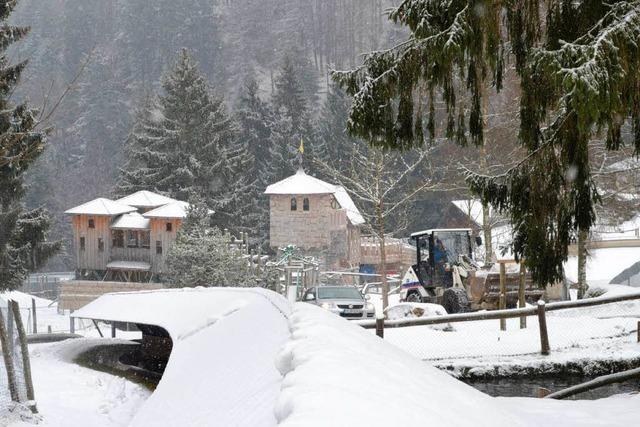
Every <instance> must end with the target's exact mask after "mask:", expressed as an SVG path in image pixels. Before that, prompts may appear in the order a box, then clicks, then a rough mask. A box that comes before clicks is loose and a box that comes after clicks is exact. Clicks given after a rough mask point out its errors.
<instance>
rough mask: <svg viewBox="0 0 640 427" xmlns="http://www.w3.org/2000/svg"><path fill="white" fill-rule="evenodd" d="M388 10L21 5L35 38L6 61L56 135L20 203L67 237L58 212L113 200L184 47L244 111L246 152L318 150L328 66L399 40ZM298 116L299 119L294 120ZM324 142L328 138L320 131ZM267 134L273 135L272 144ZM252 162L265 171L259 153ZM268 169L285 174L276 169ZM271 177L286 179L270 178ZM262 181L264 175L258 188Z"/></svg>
mask: <svg viewBox="0 0 640 427" xmlns="http://www.w3.org/2000/svg"><path fill="white" fill-rule="evenodd" d="M391 3H392V2H391V1H390V0H372V1H370V2H366V4H363V3H362V2H359V1H357V0H234V1H227V0H139V1H125V0H51V1H41V0H23V1H21V2H20V3H19V5H18V7H17V9H16V11H15V13H14V14H13V15H12V21H13V22H14V23H16V24H20V25H29V26H31V27H32V31H31V33H30V35H29V37H27V38H26V39H25V40H24V41H23V43H21V44H20V46H17V47H16V48H15V49H16V50H14V51H12V53H11V55H12V59H13V60H18V59H28V60H29V65H28V67H27V68H26V70H25V72H24V75H23V78H22V79H23V84H22V85H21V86H20V88H19V91H20V93H18V94H17V96H19V97H23V96H26V97H28V98H29V99H30V101H31V103H32V104H33V105H34V106H35V107H37V108H40V110H41V112H42V114H43V117H42V118H41V119H43V120H46V122H47V124H48V125H49V126H50V127H52V128H53V133H52V134H51V137H50V140H49V141H50V144H49V145H48V148H47V151H46V152H45V154H44V155H43V156H42V157H41V159H40V160H39V162H38V164H37V165H36V166H35V167H34V168H33V169H32V170H31V171H30V179H29V181H30V189H29V192H28V195H27V203H28V204H29V205H31V206H41V205H44V206H46V207H47V208H49V209H50V212H51V214H52V216H53V217H54V219H55V221H54V222H55V223H54V233H53V234H54V235H56V236H66V234H67V233H68V225H67V224H66V222H65V219H64V217H63V215H62V212H63V211H64V209H66V208H68V207H70V206H74V205H75V204H77V203H80V202H83V201H86V200H89V199H91V198H94V197H97V196H99V195H105V194H110V193H112V191H113V190H114V185H115V184H116V182H117V181H118V177H119V175H120V171H119V169H120V168H121V167H123V166H124V165H125V159H124V157H123V152H124V147H125V143H126V141H127V140H128V136H129V135H130V133H131V131H132V128H133V125H134V121H135V119H136V111H138V110H139V109H140V107H141V105H142V104H143V103H144V101H145V99H146V98H148V96H149V94H150V93H151V92H154V91H159V90H160V89H161V77H162V75H163V72H165V71H166V70H168V69H169V68H170V66H171V64H172V63H173V62H174V61H175V59H176V58H177V55H178V52H179V50H180V49H181V48H187V49H188V51H189V52H190V54H191V55H192V56H193V58H194V59H195V61H196V62H197V64H198V68H199V70H200V71H201V72H202V73H203V75H204V77H205V78H206V79H207V81H208V84H209V85H210V87H211V90H212V91H213V92H214V93H215V95H216V96H218V97H220V99H222V100H223V102H224V103H225V104H226V106H227V110H228V111H229V112H230V113H231V114H233V115H234V118H235V117H236V116H237V115H239V117H238V120H237V121H236V122H237V123H239V124H241V125H242V124H243V125H245V126H238V129H237V130H238V132H239V133H240V137H241V138H243V140H245V141H246V144H247V146H248V149H249V151H250V152H251V153H252V154H253V155H260V152H261V150H262V151H264V150H267V151H269V150H271V151H276V152H277V151H279V152H280V154H279V155H280V156H282V155H283V154H282V153H285V154H284V155H285V156H286V155H289V154H288V152H289V151H291V150H290V147H297V144H298V143H299V139H300V137H304V138H305V140H307V143H306V145H307V147H308V151H309V152H311V151H313V148H314V145H315V141H312V140H313V139H315V136H316V135H317V132H316V131H315V129H316V119H317V117H318V114H319V112H320V111H321V110H322V102H324V99H325V94H326V90H327V83H328V70H329V69H331V68H343V67H352V66H354V65H355V64H357V63H359V61H360V59H359V55H360V54H361V53H362V52H365V51H368V50H371V49H375V48H380V47H384V46H386V45H388V44H390V43H392V42H393V40H394V39H396V38H398V37H399V36H398V35H397V34H396V30H395V29H394V28H393V27H392V26H391V24H389V23H388V22H387V20H386V17H385V16H384V10H385V9H386V8H388V7H389V6H390V5H391ZM285 62H288V63H289V65H285ZM287 67H288V69H287ZM283 71H285V72H283ZM287 73H289V75H285V74H287ZM279 79H280V81H281V84H280V92H281V96H280V97H279V98H278V97H277V96H274V94H275V93H277V92H278V81H279ZM285 79H289V80H291V79H295V81H294V82H292V81H289V82H285V81H284V80H285ZM254 82H255V87H253V86H252V85H253V84H254ZM287 85H289V87H286V86H287ZM292 85H293V86H292ZM296 85H299V86H300V88H301V89H302V90H301V93H299V94H297V95H296V96H297V99H298V102H299V104H300V105H302V106H303V107H302V109H303V110H304V113H305V114H304V117H303V121H304V122H302V123H289V121H290V118H287V108H296V109H299V108H300V106H295V105H288V106H285V105H283V103H287V102H291V94H290V92H286V91H287V90H289V91H291V90H294V91H295V90H296V89H295V86H296ZM252 98H253V99H252ZM272 100H273V102H274V103H275V104H274V105H272ZM256 102H259V103H263V104H264V107H265V108H263V111H262V113H259V112H256V111H251V109H252V108H260V107H259V105H257V104H256ZM275 110H283V113H284V114H279V112H278V113H277V114H276V111H275ZM301 112H302V111H300V110H297V111H295V117H296V119H297V118H298V115H299V114H298V113H301ZM289 113H292V111H289ZM251 114H266V116H263V117H258V118H257V120H258V121H259V123H258V122H256V121H255V120H253V121H252V120H251V119H250V118H248V116H250V115H251ZM289 115H290V114H289ZM243 117H244V120H243ZM345 117H346V116H345ZM254 119H256V118H255V117H254ZM249 123H251V124H249ZM252 126H258V127H260V126H262V127H263V128H264V130H265V131H266V133H264V132H263V133H262V134H255V132H254V129H253V128H252ZM287 127H289V129H287ZM291 127H293V128H291ZM296 127H300V129H296ZM323 137H324V138H331V136H330V135H326V133H325V134H324V136H323ZM262 138H268V139H270V140H271V146H269V145H267V144H266V141H265V140H263V139H262ZM274 144H275V145H277V146H274ZM317 144H321V141H318V142H317ZM259 160H261V161H262V162H263V163H264V157H263V158H262V159H259ZM263 166H269V168H270V169H272V170H273V169H278V168H279V167H281V166H279V165H278V164H277V162H275V163H273V164H270V165H263ZM263 169H265V168H264V167H263ZM274 172H279V173H277V175H283V174H286V173H287V172H288V171H286V170H282V171H272V172H271V174H270V175H272V174H274ZM249 173H250V172H249ZM268 179H269V178H266V177H264V176H262V177H261V180H259V182H257V183H256V188H255V190H258V187H257V185H264V184H265V181H266V180H268ZM257 210H259V208H258V209H257ZM263 216H264V212H263ZM263 233H264V230H263ZM59 268H63V266H62V265H60V266H59Z"/></svg>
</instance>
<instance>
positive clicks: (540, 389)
mask: <svg viewBox="0 0 640 427" xmlns="http://www.w3.org/2000/svg"><path fill="white" fill-rule="evenodd" d="M550 394H551V390H549V389H548V388H544V387H538V390H537V392H536V396H537V397H538V398H539V399H541V398H543V397H547V396H548V395H550Z"/></svg>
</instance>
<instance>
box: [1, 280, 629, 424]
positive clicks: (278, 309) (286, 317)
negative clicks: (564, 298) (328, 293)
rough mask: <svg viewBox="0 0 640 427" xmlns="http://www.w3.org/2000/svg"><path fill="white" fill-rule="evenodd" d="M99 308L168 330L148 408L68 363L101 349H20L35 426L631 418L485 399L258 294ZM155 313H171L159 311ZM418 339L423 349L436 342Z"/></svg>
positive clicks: (113, 383)
mask: <svg viewBox="0 0 640 427" xmlns="http://www.w3.org/2000/svg"><path fill="white" fill-rule="evenodd" d="M152 295H155V297H153V296H152ZM103 298H104V297H103ZM154 300H155V302H154ZM105 301H106V302H105ZM105 301H102V302H100V300H97V301H96V302H95V303H94V304H95V306H94V307H95V310H94V314H97V313H101V316H104V318H108V316H111V315H112V313H110V312H111V311H112V310H113V309H114V308H115V309H116V311H118V312H120V313H121V314H120V315H121V316H125V315H126V316H129V315H136V316H138V318H137V319H138V321H143V320H144V321H146V322H156V324H161V325H162V326H164V327H165V328H167V330H168V331H169V333H170V334H171V336H172V337H173V339H174V351H173V353H172V356H171V359H170V361H169V364H168V365H167V368H166V371H165V374H164V376H163V378H162V380H161V381H160V383H159V385H158V387H157V389H156V391H155V392H154V393H153V394H152V395H151V396H150V397H148V392H147V391H146V390H144V389H143V388H142V387H141V386H138V385H135V384H132V383H130V382H129V381H127V380H124V379H122V378H119V377H114V376H112V375H109V374H105V373H101V372H96V371H92V370H89V369H86V368H82V367H80V366H77V365H75V364H73V363H71V362H70V360H71V359H72V358H73V357H74V355H75V354H77V353H78V352H79V351H81V350H82V349H84V348H87V347H88V346H92V345H96V343H105V341H104V340H91V339H80V340H72V341H66V342H62V343H55V344H37V345H31V346H30V348H31V349H32V354H33V369H34V377H35V382H36V397H37V401H38V405H39V407H40V409H41V411H42V415H43V417H44V420H45V421H44V424H43V425H44V426H69V427H76V426H77V427H79V426H122V425H132V426H145V427H146V426H165V425H166V426H169V425H170V426H185V427H189V426H194V427H195V426H198V427H200V426H225V427H226V426H273V425H282V426H367V427H370V426H374V427H375V426H385V427H387V426H392V425H417V424H422V423H425V422H428V423H429V425H436V426H474V427H476V426H482V425H491V426H540V425H550V426H551V425H562V426H568V427H571V426H589V425H594V426H595V425H607V426H625V427H628V426H630V425H634V423H635V422H636V421H637V419H638V418H639V417H640V396H639V395H634V396H627V395H624V396H618V397H615V398H608V399H600V400H596V401H588V402H585V401H547V400H541V399H533V398H493V397H490V396H488V395H485V394H483V393H481V392H479V391H477V390H475V389H473V388H472V387H470V386H467V385H465V384H463V383H461V382H459V381H457V380H456V379H454V378H452V377H451V376H449V375H447V374H446V373H443V372H442V371H440V370H438V369H436V368H434V367H432V366H429V364H428V363H426V362H423V361H421V360H420V359H419V358H416V357H414V356H412V355H411V354H409V353H407V352H405V351H403V350H401V349H399V348H398V347H397V346H396V345H391V342H393V338H392V336H389V337H388V338H385V340H381V339H379V338H377V337H376V336H375V335H373V334H372V333H371V331H367V330H364V329H362V328H361V327H359V326H357V325H356V324H354V323H349V322H348V321H346V320H344V319H342V318H339V317H337V316H335V315H333V314H331V313H329V312H327V311H325V310H322V309H321V308H319V307H316V306H313V305H310V304H305V303H296V304H294V305H293V306H291V305H289V304H288V303H287V302H286V301H285V299H284V298H283V297H281V296H279V295H276V294H274V293H272V292H269V291H264V290H255V289H229V288H218V289H189V290H171V291H166V290H165V291H153V292H143V293H139V294H132V293H128V294H117V296H115V297H114V296H110V297H108V298H105ZM109 301H110V302H109ZM163 304H171V307H173V308H174V309H173V310H158V307H159V306H162V305H163ZM90 311H91V305H89V306H87V310H86V311H85V315H88V313H89V312H90ZM79 314H82V313H80V312H79ZM569 319H570V318H569ZM558 320H563V321H566V320H567V319H566V318H565V319H558ZM614 320H615V319H614ZM495 323H496V324H495V325H493V326H495V327H496V329H497V321H496V322H495ZM456 326H457V325H456ZM608 327H609V325H608V324H606V325H605V326H604V328H605V329H606V328H608ZM514 330H515V329H514ZM386 332H389V330H387V331H386ZM419 332H420V333H421V334H422V336H423V337H426V338H431V336H430V335H429V334H432V333H440V332H442V331H434V330H430V331H427V330H420V331H419ZM442 333H450V332H442ZM527 333H530V332H527ZM469 335H472V334H469ZM552 343H553V338H552ZM468 345H470V344H468ZM552 345H553V344H552ZM629 345H630V346H631V345H632V344H629ZM629 351H635V352H636V353H638V352H640V347H638V344H636V347H635V349H634V348H632V347H630V349H629ZM147 397H148V399H147ZM482 414H489V416H485V415H482ZM24 425H26V424H24V423H22V424H21V423H14V424H12V425H11V427H17V426H21V427H22V426H24Z"/></svg>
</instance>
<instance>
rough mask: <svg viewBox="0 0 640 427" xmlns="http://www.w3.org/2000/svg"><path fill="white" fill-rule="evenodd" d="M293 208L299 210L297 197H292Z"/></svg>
mask: <svg viewBox="0 0 640 427" xmlns="http://www.w3.org/2000/svg"><path fill="white" fill-rule="evenodd" d="M291 210H292V211H297V210H298V201H297V200H296V198H295V197H292V198H291Z"/></svg>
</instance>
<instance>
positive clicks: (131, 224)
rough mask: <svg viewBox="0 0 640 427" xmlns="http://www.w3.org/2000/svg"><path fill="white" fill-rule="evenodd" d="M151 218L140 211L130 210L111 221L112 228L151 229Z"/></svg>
mask: <svg viewBox="0 0 640 427" xmlns="http://www.w3.org/2000/svg"><path fill="white" fill-rule="evenodd" d="M149 223H150V221H149V218H145V217H143V216H142V215H140V214H139V213H138V212H130V213H126V214H123V215H121V216H119V217H118V218H116V219H115V221H113V223H111V227H110V228H112V229H120V230H124V229H126V230H149V229H150V226H149Z"/></svg>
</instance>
